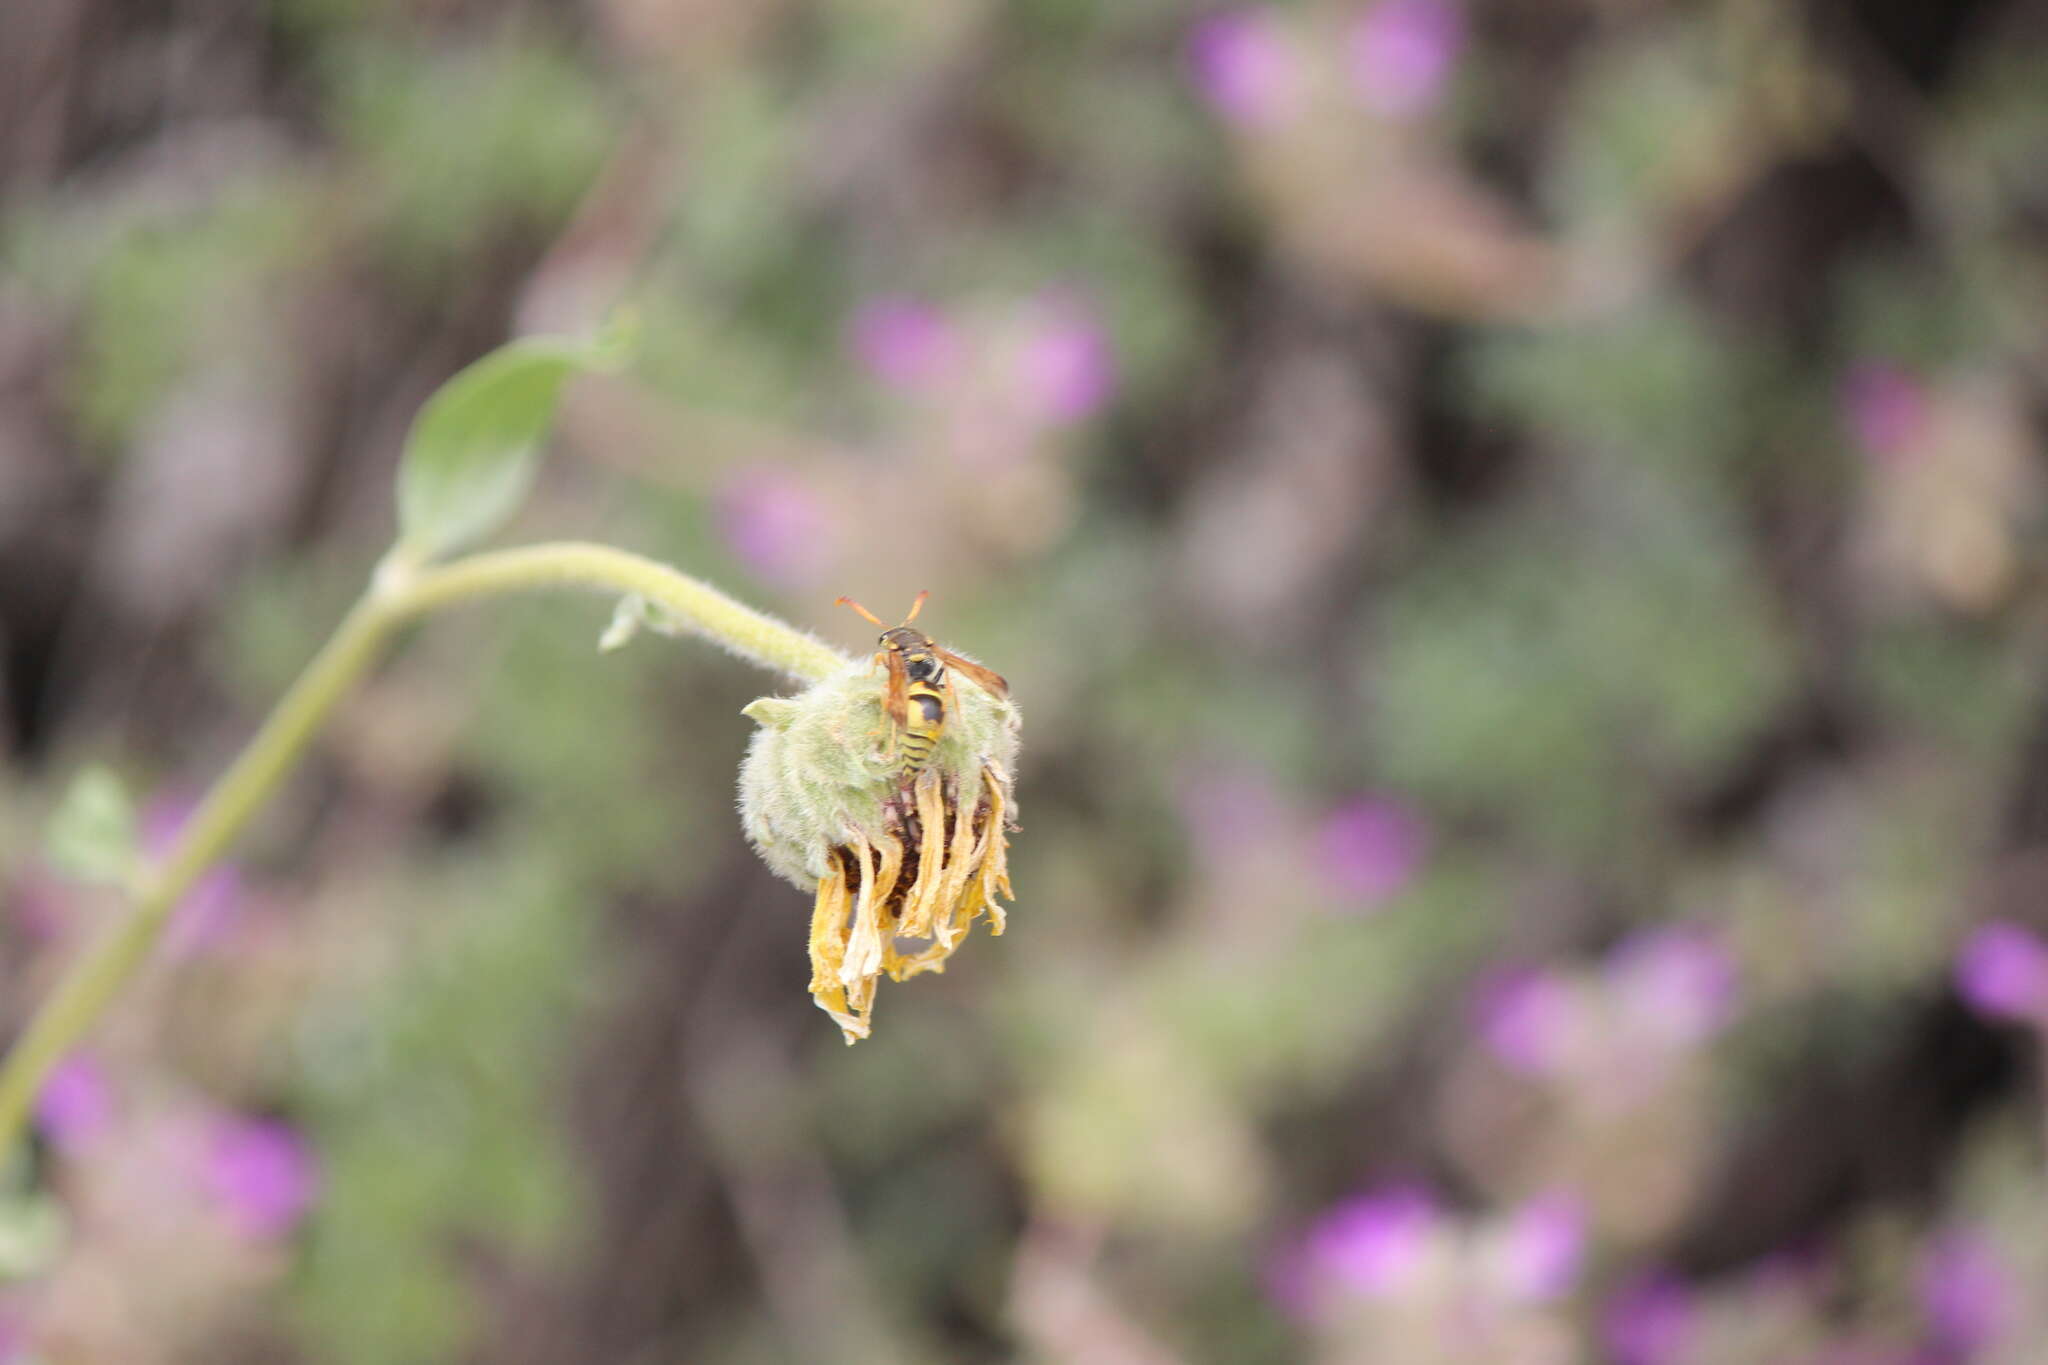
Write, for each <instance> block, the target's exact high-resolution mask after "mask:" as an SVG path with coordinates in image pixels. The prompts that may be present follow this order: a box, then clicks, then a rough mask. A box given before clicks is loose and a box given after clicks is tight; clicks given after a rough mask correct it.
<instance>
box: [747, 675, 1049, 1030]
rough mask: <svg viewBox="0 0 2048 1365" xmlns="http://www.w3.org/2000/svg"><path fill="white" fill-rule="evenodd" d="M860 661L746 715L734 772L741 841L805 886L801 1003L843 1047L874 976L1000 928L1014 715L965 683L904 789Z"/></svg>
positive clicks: (874, 684)
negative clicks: (983, 926)
mask: <svg viewBox="0 0 2048 1365" xmlns="http://www.w3.org/2000/svg"><path fill="white" fill-rule="evenodd" d="M884 689H885V679H884V676H883V672H882V669H881V666H880V665H879V664H877V663H875V662H872V661H864V662H862V663H860V664H858V665H855V666H852V667H849V668H847V669H846V670H844V671H843V672H841V673H839V674H837V675H835V676H833V677H830V678H827V679H825V680H824V681H822V682H819V683H816V684H814V685H812V686H811V687H810V688H809V689H808V690H806V691H805V692H803V693H802V694H800V695H799V696H796V697H791V698H779V697H764V698H762V699H761V700H759V701H756V702H754V703H752V704H751V705H749V706H748V707H747V708H746V714H747V715H749V716H751V717H753V718H754V719H755V720H756V721H758V722H760V727H761V728H760V729H759V730H757V731H755V733H754V739H753V743H752V744H751V745H750V746H749V748H748V750H747V757H746V761H745V762H744V763H743V764H742V765H741V768H740V816H741V821H742V823H743V824H744V825H745V828H746V832H747V837H748V838H749V839H750V840H751V841H752V842H753V844H754V847H755V848H756V849H757V850H758V851H759V852H760V854H761V857H762V859H763V860H764V861H765V862H766V863H767V864H768V866H769V868H770V869H771V870H772V871H774V872H775V873H776V874H777V875H779V876H781V877H783V878H785V879H786V880H788V881H790V882H793V883H795V884H796V885H798V886H800V887H803V888H804V889H806V890H813V891H815V894H816V902H815V905H814V908H813V910H812V915H811V998H812V999H814V1000H815V1001H817V1003H818V1007H819V1008H820V1009H822V1010H824V1011H825V1012H826V1013H828V1014H830V1015H831V1016H832V1018H833V1019H834V1021H836V1022H837V1023H838V1025H839V1027H840V1029H841V1030H842V1031H843V1032H844V1033H845V1035H846V1041H847V1042H849V1043H852V1042H855V1041H856V1040H858V1039H861V1038H865V1037H867V1036H868V1030H869V1027H870V1024H871V1020H872V1014H873V1010H874V999H875V987H876V984H877V983H878V981H879V980H880V978H881V976H882V974H883V973H884V972H886V973H888V975H889V977H890V979H891V980H895V981H903V980H906V979H908V978H910V977H912V976H915V975H917V974H918V973H919V972H923V971H941V970H943V969H944V968H945V964H946V959H947V958H949V957H951V956H952V954H953V950H954V949H955V948H957V947H959V945H960V943H961V941H962V940H963V939H964V938H965V937H966V936H967V931H968V929H969V928H971V927H972V925H973V923H974V921H975V920H976V918H978V917H979V916H981V915H982V914H984V913H986V914H987V915H988V917H989V928H990V932H992V933H997V934H1000V933H1002V931H1003V919H1004V916H1003V908H1002V906H1001V905H1000V904H999V903H998V901H997V897H998V896H999V895H1000V896H1005V897H1007V896H1009V895H1010V894H1011V891H1010V879H1009V872H1008V865H1007V857H1006V852H1005V851H1006V849H1007V848H1008V846H1009V840H1008V839H1007V838H1006V837H1005V830H1006V829H1008V828H1010V827H1012V821H1013V820H1014V818H1015V813H1016V802H1015V800H1014V798H1013V797H1012V794H1011V779H1012V770H1013V768H1014V766H1015V762H1016V754H1017V724H1018V720H1017V708H1016V706H1015V705H1014V704H1013V703H1012V702H1010V701H1009V700H1007V699H1002V698H997V697H995V696H992V695H991V694H989V693H988V692H986V691H984V690H983V689H982V688H980V687H978V686H976V685H975V684H973V683H971V682H967V681H961V682H958V683H957V684H956V687H955V695H956V697H957V699H958V700H957V705H956V706H954V707H952V708H950V709H951V711H952V712H953V714H949V715H948V716H947V717H946V721H945V728H944V731H943V733H942V734H941V736H940V739H939V743H938V746H937V748H936V749H935V750H934V751H933V754H932V758H931V762H930V765H929V766H928V767H926V768H925V769H924V770H923V771H922V772H920V773H919V774H917V776H916V777H915V779H906V777H905V775H904V773H903V770H902V766H901V762H900V759H899V757H898V755H897V752H896V746H895V743H894V741H893V739H892V737H891V729H892V722H891V721H890V719H889V717H888V715H887V713H886V712H885V711H884V709H883V705H882V698H883V692H884Z"/></svg>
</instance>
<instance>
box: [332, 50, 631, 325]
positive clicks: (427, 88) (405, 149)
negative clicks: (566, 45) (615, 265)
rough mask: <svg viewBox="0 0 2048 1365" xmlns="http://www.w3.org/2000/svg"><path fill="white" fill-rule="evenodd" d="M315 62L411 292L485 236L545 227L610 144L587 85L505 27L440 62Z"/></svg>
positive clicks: (376, 57) (351, 53)
mask: <svg viewBox="0 0 2048 1365" xmlns="http://www.w3.org/2000/svg"><path fill="white" fill-rule="evenodd" d="M329 62H330V64H331V66H332V68H333V70H332V76H333V79H332V81H331V85H332V88H333V92H334V104H335V109H334V114H335V118H336V121H337V122H338V123H339V125H340V127H341V129H342V130H343V132H344V135H345V136H346V138H347V139H348V141H349V142H350V143H351V144H352V148H353V151H354V152H355V154H356V155H357V156H358V157H359V158H360V159H361V162H362V163H363V167H364V170H365V172H366V173H367V176H368V183H369V185H370V186H371V187H372V189H373V197H372V200H371V205H370V207H371V210H372V213H373V216H374V217H375V218H376V219H377V220H378V221H379V222H380V223H381V225H382V227H383V229H384V231H385V233H386V234H387V238H388V240H389V242H390V244H391V247H392V250H393V252H394V254H395V256H396V258H397V261H398V263H399V264H400V265H401V266H402V267H404V268H405V269H406V271H407V274H408V276H409V277H410V278H411V279H413V280H414V281H415V282H417V283H418V284H419V285H421V286H422V287H428V288H431V287H432V286H433V284H434V282H435V281H436V279H437V277H438V278H445V275H444V274H443V272H445V270H446V269H447V268H448V267H449V266H451V265H454V264H456V263H458V262H460V261H461V260H462V259H463V258H464V257H465V256H466V255H468V254H470V253H472V252H474V251H475V250H476V249H477V248H478V246H479V245H480V243H479V240H478V239H479V233H480V232H482V231H484V230H486V229H493V230H498V229H502V228H503V227H504V226H513V227H523V228H525V229H527V230H529V231H530V230H532V229H534V228H545V227H547V226H549V225H551V224H553V223H555V222H556V221H558V220H559V219H560V218H561V216H562V215H563V214H565V213H567V212H568V210H569V208H570V206H571V205H572V204H574V202H575V200H576V196H577V195H579V194H580V193H582V191H583V190H584V188H585V187H586V186H587V185H589V183H590V181H591V179H592V177H593V176H595V175H596V173H597V169H598V167H599V165H600V163H601V162H602V160H603V157H604V154H605V151H606V149H607V147H608V146H609V145H610V143H611V140H612V137H613V133H614V130H613V127H612V123H611V118H610V114H609V111H608V110H607V107H606V100H605V98H604V96H603V94H602V92H601V90H600V88H599V86H598V84H597V82H596V81H595V80H594V79H593V77H592V76H591V74H590V72H589V71H587V70H586V69H585V68H584V67H583V66H581V65H580V64H579V63H578V62H577V61H575V60H574V59H573V58H572V57H571V56H570V55H569V54H568V53H567V52H566V51H565V50H564V49H563V48H562V47H560V46H559V45H558V44H555V43H553V42H550V41H547V40H545V39H543V38H541V37H538V36H536V35H533V34H530V33H527V32H525V31H524V30H521V29H518V28H516V27H515V28H508V29H507V30H506V31H504V32H502V33H501V34H499V35H498V36H497V37H496V39H495V40H493V41H489V42H485V43H480V44H474V45H466V46H461V47H456V48H452V49H449V50H447V51H433V50H427V49H411V48H405V47H398V46H390V45H386V44H384V43H380V42H371V41H358V42H356V43H355V44H354V45H350V46H341V47H339V48H338V56H337V55H335V53H334V52H333V51H331V52H330V56H329Z"/></svg>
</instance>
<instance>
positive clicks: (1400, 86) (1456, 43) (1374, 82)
mask: <svg viewBox="0 0 2048 1365" xmlns="http://www.w3.org/2000/svg"><path fill="white" fill-rule="evenodd" d="M1464 45H1465V21H1464V17H1463V16H1462V15H1461V14H1460V13H1459V12H1458V9H1457V7H1456V6H1455V5H1452V4H1449V3H1447V0H1380V2H1379V3H1378V4H1376V5H1374V6H1373V7H1372V8H1371V9H1369V10H1367V11H1366V12H1365V13H1364V14H1362V15H1360V16H1359V18H1358V21H1357V23H1356V24H1355V25H1354V26H1353V28H1352V30H1351V46H1350V58H1351V80H1352V84H1353V86H1354V87H1355V88H1356V90H1357V92H1358V96H1359V98H1360V99H1362V100H1364V101H1365V103H1366V105H1367V106H1368V107H1369V108H1371V109H1373V110H1375V111H1376V112H1378V113H1381V114H1385V115H1387V116H1388V117H1390V118H1405V117H1408V116H1410V115H1413V114H1419V113H1423V112H1425V111H1426V110H1428V109H1429V108H1431V107H1432V106H1433V105H1435V104H1436V102H1437V100H1438V99H1439V98H1441V96H1442V94H1443V87H1444V82H1445V80H1446V79H1447V78H1448V77H1449V76H1450V74H1451V69H1452V68H1453V67H1454V66H1456V65H1457V61H1458V54H1459V52H1460V51H1461V50H1462V49H1463V47H1464Z"/></svg>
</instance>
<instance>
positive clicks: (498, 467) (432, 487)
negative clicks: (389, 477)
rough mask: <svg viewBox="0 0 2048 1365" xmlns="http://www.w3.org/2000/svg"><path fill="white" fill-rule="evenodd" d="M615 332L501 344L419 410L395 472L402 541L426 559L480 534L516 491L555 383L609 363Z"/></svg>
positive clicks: (536, 457) (528, 471) (535, 460)
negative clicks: (593, 337) (589, 337)
mask: <svg viewBox="0 0 2048 1365" xmlns="http://www.w3.org/2000/svg"><path fill="white" fill-rule="evenodd" d="M622 347H623V341H622V338H621V337H620V336H619V335H617V334H614V335H613V336H611V337H609V338H606V339H603V340H599V341H595V342H589V341H566V340H563V339H561V338H556V337H531V338H527V339H525V340H522V341H515V342H512V343H511V344H509V345H506V346H501V347H499V348H498V349H497V350H495V351H493V352H491V353H490V354H489V355H487V356H485V357H484V358H483V359H481V360H479V361H476V362H475V363H474V364H472V365H470V366H469V367H468V368H467V369H465V370H463V371H462V372H461V373H460V374H458V375H456V376H455V377H454V378H453V379H450V380H449V381H448V382H447V383H446V384H444V385H442V386H441V388H440V390H439V391H438V392H437V393H435V394H434V396H433V397H432V398H430V399H428V400H427V402H426V405H425V406H424V407H422V408H421V409H420V415H419V417H418V419H417V420H416V421H414V423H413V426H412V432H411V434H410V435H408V436H407V437H406V442H405V461H404V463H403V464H402V465H401V466H400V467H399V471H398V524H399V534H400V539H401V542H402V543H403V545H404V546H405V548H406V549H407V550H408V551H409V552H410V553H412V554H413V555H415V556H416V557H418V558H420V559H434V558H438V557H440V556H442V555H445V554H448V553H449V552H451V551H454V550H457V549H461V548H462V547H464V546H465V545H468V544H470V543H472V542H474V541H477V540H480V539H482V538H483V537H485V536H488V535H490V534H491V533H492V532H493V531H495V530H497V529H498V528H499V526H501V525H503V524H504V522H505V521H506V519H507V518H509V517H510V516H511V515H512V514H513V513H514V512H516V511H517V510H518V508H519V504H520V503H521V502H523V501H524V500H525V498H526V492H527V489H528V488H529V487H531V486H532V483H533V475H534V470H535V469H536V467H537V466H538V464H539V461H540V450H541V443H542V442H543V441H544V440H545V439H546V437H547V431H548V427H549V426H550V425H551V424H552V423H553V422H554V418H555V405H556V403H557V401H559V399H560V398H561V393H562V386H563V385H564V384H565V383H567V382H568V380H569V377H570V376H571V375H573V374H575V373H577V372H578V371H581V370H590V369H601V368H605V367H608V366H610V365H612V364H615V363H616V362H617V360H618V359H619V358H620V356H621V353H622Z"/></svg>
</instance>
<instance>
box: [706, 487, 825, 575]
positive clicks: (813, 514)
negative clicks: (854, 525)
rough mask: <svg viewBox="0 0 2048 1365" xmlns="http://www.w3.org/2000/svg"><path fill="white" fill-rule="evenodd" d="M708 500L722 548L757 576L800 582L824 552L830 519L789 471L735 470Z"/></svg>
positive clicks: (809, 492) (820, 505) (817, 562)
mask: <svg viewBox="0 0 2048 1365" xmlns="http://www.w3.org/2000/svg"><path fill="white" fill-rule="evenodd" d="M713 502H714V515H715V517H716V518H717V521H718V529H719V534H720V535H721V536H722V537H723V538H724V540H725V544H726V547H727V548H728V549H730V550H731V551H732V552H733V554H734V555H735V556H736V557H737V558H738V559H739V560H740V561H741V562H742V563H744V564H745V565H746V566H747V567H748V568H750V569H752V570H753V571H754V572H755V573H757V574H760V575H761V576H762V577H763V578H767V579H772V580H774V581H777V582H782V583H795V582H801V581H803V580H804V579H806V578H808V577H810V576H811V575H812V574H813V573H815V572H816V571H817V569H818V568H819V567H820V566H821V563H822V561H823V559H824V558H825V557H826V555H827V554H828V553H829V551H830V545H831V542H830V535H831V529H832V519H831V517H830V515H829V513H828V510H827V508H826V507H825V504H824V500H823V499H821V498H820V497H818V495H817V494H816V493H814V492H812V491H811V487H810V485H809V484H807V483H806V482H805V481H804V480H803V479H802V478H801V477H799V476H798V475H797V474H796V473H794V472H793V471H791V470H788V469H783V468H781V467H779V466H775V465H752V466H749V467H748V468H745V469H741V470H738V471H737V472H735V473H734V474H733V475H732V476H731V478H729V479H728V480H727V482H726V484H725V486H724V487H723V488H721V489H720V490H719V492H718V494H717V496H716V498H715V499H714V500H713Z"/></svg>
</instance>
